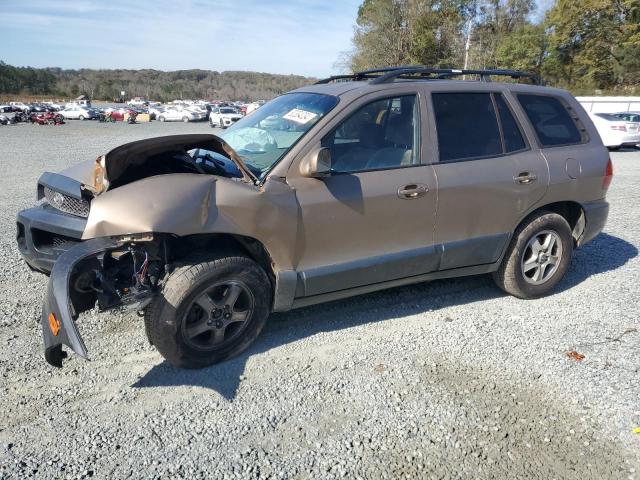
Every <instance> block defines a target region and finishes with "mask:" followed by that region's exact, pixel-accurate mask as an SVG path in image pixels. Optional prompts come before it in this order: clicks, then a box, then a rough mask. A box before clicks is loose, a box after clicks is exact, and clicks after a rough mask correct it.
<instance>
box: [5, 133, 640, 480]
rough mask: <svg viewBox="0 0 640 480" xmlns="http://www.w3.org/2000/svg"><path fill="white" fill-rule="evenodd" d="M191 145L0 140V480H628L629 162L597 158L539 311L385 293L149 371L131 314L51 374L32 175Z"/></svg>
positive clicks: (638, 277) (632, 295) (79, 138)
mask: <svg viewBox="0 0 640 480" xmlns="http://www.w3.org/2000/svg"><path fill="white" fill-rule="evenodd" d="M206 131H211V130H210V129H209V127H208V126H207V125H206V124H180V123H174V124H159V123H151V124H139V125H124V124H116V125H105V124H99V123H97V122H69V123H68V124H67V125H63V126H60V127H40V126H37V125H15V126H9V127H0V165H1V168H2V170H1V171H2V175H1V176H0V201H1V204H2V207H3V208H2V210H1V211H0V215H1V221H0V262H1V263H2V267H1V268H0V287H1V288H0V292H1V293H0V345H2V347H3V348H2V349H0V375H1V379H2V380H1V383H0V411H2V412H3V414H2V416H1V417H0V478H2V479H5V478H16V479H18V478H19V479H23V478H30V477H35V478H88V477H98V478H125V477H133V478H263V477H275V478H296V479H298V478H300V479H303V478H314V479H315V478H338V477H349V478H376V479H377V478H398V477H411V478H474V479H484V478H486V479H488V478H540V479H551V478H563V479H565V478H567V479H573V478H575V479H587V478H593V479H603V478H616V479H617V478H622V479H627V478H630V479H634V478H640V477H639V476H638V475H639V473H638V472H640V435H638V434H634V433H633V429H634V428H636V427H639V426H640V400H639V399H640V378H639V377H640V348H639V345H640V320H639V318H638V299H639V294H640V260H639V259H638V250H637V247H638V245H640V186H639V185H640V152H638V151H628V152H619V153H613V154H612V157H613V160H614V165H615V171H616V176H615V178H614V182H613V185H612V187H611V190H610V194H609V200H610V201H611V204H612V208H611V214H610V217H609V223H608V225H607V227H606V229H605V233H603V234H601V235H600V236H599V237H598V238H597V239H595V240H594V241H593V242H592V243H590V244H589V245H587V246H586V247H584V248H582V249H581V250H578V251H577V252H576V254H575V257H574V259H573V263H572V265H571V270H570V273H569V274H568V276H567V278H566V279H565V280H564V281H563V282H562V283H561V285H560V288H559V289H558V291H557V293H556V294H554V295H552V296H550V297H547V298H543V299H540V300H535V301H522V300H517V299H515V298H512V297H509V296H506V295H503V294H502V293H501V292H500V291H498V290H497V289H496V288H495V287H494V286H493V284H492V283H491V281H490V279H488V278H487V277H473V278H465V279H454V280H446V281H438V282H433V283H427V284H420V285H415V286H410V287H403V288H396V289H393V290H389V291H386V292H381V293H375V294H370V295H366V296H362V297H358V298H354V299H350V300H344V301H338V302H334V303H331V304H327V305H321V306H315V307H310V308H305V309H301V310H297V311H293V312H289V313H286V314H278V315H274V316H273V317H272V319H271V320H270V323H269V324H268V325H267V327H266V328H265V331H264V332H263V334H262V335H261V337H260V338H259V339H258V340H257V341H256V343H255V344H254V345H253V347H252V348H251V349H250V350H249V351H248V352H246V353H245V354H243V355H242V356H240V357H239V358H236V359H234V360H231V361H229V362H226V363H224V364H222V365H219V366H216V367H212V368H209V369H205V370H201V371H180V370H176V369H174V368H172V367H170V366H169V365H167V364H166V363H164V362H163V360H162V358H161V357H160V355H159V354H158V353H156V352H155V350H154V349H153V348H152V347H151V346H149V345H148V344H147V342H146V339H145V336H144V331H143V324H142V321H141V319H140V318H138V317H137V316H136V315H134V314H123V313H115V314H113V313H103V314H100V313H96V312H90V313H88V314H86V315H84V317H83V318H82V319H81V324H80V329H81V332H82V335H83V337H84V339H85V341H86V343H87V346H88V349H89V352H90V354H91V357H92V361H90V362H85V361H82V360H81V359H79V358H78V357H75V356H72V357H71V358H70V359H69V360H67V362H66V363H65V367H64V368H63V369H62V370H55V369H53V368H51V367H49V366H48V365H47V364H46V363H45V362H44V360H43V357H42V348H41V340H40V335H41V334H40V326H39V324H38V321H37V319H38V316H39V313H40V305H41V300H42V298H43V295H44V293H45V287H46V282H47V279H46V277H44V276H42V275H40V274H36V273H31V272H30V271H29V270H28V269H27V267H26V265H25V264H24V263H23V261H22V260H21V259H20V256H19V254H18V251H17V248H16V246H15V238H14V237H15V223H14V222H15V214H16V212H17V211H18V210H20V209H22V208H25V207H28V206H30V205H32V204H33V203H34V195H35V186H36V180H37V178H38V176H39V175H40V173H41V172H42V171H44V170H50V171H58V170H60V169H62V168H65V167H66V166H68V165H72V164H74V163H76V162H79V161H81V160H84V159H86V158H95V157H97V156H98V155H99V154H101V153H104V152H105V151H106V150H108V149H109V148H112V147H114V146H116V145H119V144H121V143H124V142H126V141H130V140H135V139H139V138H143V137H150V136H155V135H162V134H167V133H180V132H206ZM571 350H575V351H577V352H579V353H580V354H582V355H584V359H583V360H582V361H576V360H574V359H571V358H569V357H568V356H567V355H566V353H567V352H568V351H571Z"/></svg>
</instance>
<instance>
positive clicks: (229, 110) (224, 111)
mask: <svg viewBox="0 0 640 480" xmlns="http://www.w3.org/2000/svg"><path fill="white" fill-rule="evenodd" d="M220 113H236V111H235V110H234V109H233V108H221V109H220Z"/></svg>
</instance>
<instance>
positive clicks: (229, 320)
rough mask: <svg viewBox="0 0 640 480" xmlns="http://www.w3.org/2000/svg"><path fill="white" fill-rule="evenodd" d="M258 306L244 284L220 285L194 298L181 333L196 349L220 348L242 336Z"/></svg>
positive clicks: (236, 282) (232, 282) (223, 283)
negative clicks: (255, 307)
mask: <svg viewBox="0 0 640 480" xmlns="http://www.w3.org/2000/svg"><path fill="white" fill-rule="evenodd" d="M254 305H255V300H254V298H253V294H252V293H251V291H250V290H249V288H248V287H247V286H246V285H244V284H243V283H242V282H238V281H235V280H232V281H228V282H221V283H218V284H215V285H213V286H212V287H211V288H209V289H207V290H205V291H204V292H203V293H202V294H200V295H199V296H198V297H196V298H195V300H194V301H193V303H192V304H191V306H190V308H188V310H187V312H186V313H185V318H184V321H183V322H182V334H183V336H184V339H185V342H186V343H187V344H189V345H190V346H192V347H193V348H196V349H204V350H207V349H212V348H214V349H215V348H220V347H221V346H223V345H224V344H225V343H229V342H232V341H233V339H234V338H236V337H237V336H238V335H241V334H242V330H243V329H244V327H246V325H247V320H248V319H249V318H250V316H251V313H252V312H253V308H254Z"/></svg>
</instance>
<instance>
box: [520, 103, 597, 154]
mask: <svg viewBox="0 0 640 480" xmlns="http://www.w3.org/2000/svg"><path fill="white" fill-rule="evenodd" d="M517 98H518V101H519V102H520V105H521V106H522V108H523V110H524V112H525V114H526V115H527V117H528V118H529V121H530V122H531V125H532V126H533V129H534V130H535V132H536V135H537V137H538V140H539V142H540V144H541V145H542V146H543V147H556V146H561V145H576V144H580V143H585V142H587V141H588V137H587V134H586V131H585V129H584V126H583V125H582V122H580V119H579V118H578V117H577V116H576V115H575V113H573V114H572V113H570V111H571V107H570V106H569V105H567V104H566V103H565V102H564V101H563V100H561V99H560V98H557V97H553V96H548V95H528V94H518V96H517Z"/></svg>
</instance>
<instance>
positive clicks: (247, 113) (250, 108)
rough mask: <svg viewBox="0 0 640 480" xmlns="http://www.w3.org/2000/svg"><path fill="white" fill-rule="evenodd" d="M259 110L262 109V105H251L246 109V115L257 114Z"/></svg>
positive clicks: (254, 103)
mask: <svg viewBox="0 0 640 480" xmlns="http://www.w3.org/2000/svg"><path fill="white" fill-rule="evenodd" d="M259 108H260V104H259V103H258V102H253V103H250V104H248V105H247V106H246V108H245V115H251V114H252V113H253V112H255V111H256V110H257V109H259Z"/></svg>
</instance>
